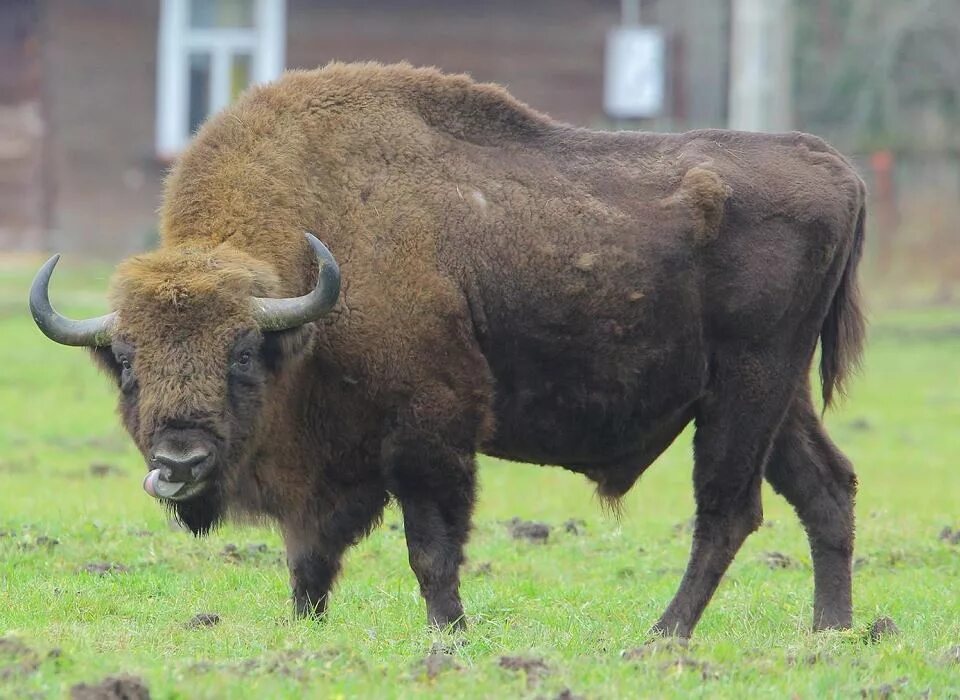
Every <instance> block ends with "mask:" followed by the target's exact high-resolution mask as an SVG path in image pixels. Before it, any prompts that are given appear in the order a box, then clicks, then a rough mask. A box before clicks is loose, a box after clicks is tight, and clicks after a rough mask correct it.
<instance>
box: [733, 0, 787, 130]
mask: <svg viewBox="0 0 960 700" xmlns="http://www.w3.org/2000/svg"><path fill="white" fill-rule="evenodd" d="M790 10H791V0H733V2H732V4H731V12H732V17H731V29H732V31H731V33H730V34H731V36H730V41H731V44H730V95H729V97H730V100H729V101H730V116H729V122H730V127H731V128H733V129H743V130H746V131H786V130H788V129H789V128H790V122H791V112H792V100H791V94H792V81H791V76H792V70H791V68H792V66H791V61H792V57H793V42H792V37H793V18H792V15H791V12H790Z"/></svg>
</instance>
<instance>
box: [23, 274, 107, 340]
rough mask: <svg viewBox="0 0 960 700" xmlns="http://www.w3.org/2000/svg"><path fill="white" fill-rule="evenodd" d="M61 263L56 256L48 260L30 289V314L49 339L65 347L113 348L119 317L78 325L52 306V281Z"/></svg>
mask: <svg viewBox="0 0 960 700" xmlns="http://www.w3.org/2000/svg"><path fill="white" fill-rule="evenodd" d="M58 260H60V256H59V255H54V256H53V257H52V258H50V259H49V260H47V262H45V263H44V264H43V267H41V268H40V271H39V272H38V273H37V276H36V277H34V278H33V284H32V285H31V286H30V313H32V314H33V320H34V321H35V322H36V324H37V326H38V327H39V328H40V330H41V331H43V334H44V335H45V336H47V337H48V338H49V339H50V340H52V341H54V342H56V343H60V344H61V345H73V346H77V347H82V346H87V347H102V346H104V345H109V344H110V340H111V333H112V331H113V324H114V321H115V320H116V316H117V314H116V313H112V314H107V315H106V316H98V317H97V318H85V319H83V320H82V321H75V320H73V319H71V318H67V317H66V316H61V315H60V314H58V313H57V312H56V310H55V309H54V308H53V305H51V304H50V293H49V290H50V277H51V276H52V275H53V268H55V267H56V266H57V261H58Z"/></svg>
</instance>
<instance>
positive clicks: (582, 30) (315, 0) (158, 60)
mask: <svg viewBox="0 0 960 700" xmlns="http://www.w3.org/2000/svg"><path fill="white" fill-rule="evenodd" d="M684 4H685V3H678V2H667V1H666V0H645V1H644V2H643V3H642V4H641V7H642V14H641V18H642V21H643V22H644V23H646V24H650V23H653V24H657V25H659V26H660V27H661V28H662V29H663V31H664V34H665V38H666V52H667V64H668V65H669V66H670V69H669V71H668V76H667V98H666V104H665V107H664V115H663V117H662V118H660V119H658V120H656V122H655V123H652V126H656V127H664V128H683V127H687V126H708V125H713V126H722V125H723V123H724V120H725V112H726V74H727V42H728V36H727V35H728V31H729V29H728V19H727V16H728V13H727V2H726V0H716V2H710V3H700V2H697V3H695V5H696V7H697V8H698V11H697V12H693V13H690V12H683V11H682V8H681V7H680V6H681V5H684ZM620 10H621V5H620V1H619V0H524V2H517V1H516V0H484V1H483V2H476V1H474V0H470V1H468V0H363V1H361V0H287V1H286V2H284V0H84V1H83V2H77V1H76V0H7V1H6V2H4V3H0V250H38V249H54V248H55V249H57V250H64V251H82V252H85V253H89V254H91V255H97V256H106V257H110V258H115V257H120V256H123V255H127V254H129V253H131V252H134V251H137V250H141V249H144V248H145V247H149V246H150V245H151V244H152V241H153V240H155V237H156V209H157V207H158V206H159V203H160V195H161V188H162V181H163V175H164V173H165V171H166V169H167V168H168V167H169V164H170V160H171V158H173V157H175V153H176V151H177V149H178V148H179V147H180V146H182V143H183V142H185V141H186V140H187V139H188V138H189V134H190V130H191V129H192V128H194V127H195V126H196V124H197V123H198V121H200V120H202V118H203V117H205V116H206V113H207V112H208V111H210V110H211V109H216V108H217V107H219V106H221V105H222V104H224V103H225V102H227V101H229V99H231V98H232V97H233V96H234V95H235V94H236V92H237V91H239V90H240V89H242V88H243V87H244V86H245V85H246V84H247V83H248V82H250V81H252V80H258V79H261V78H262V77H264V76H265V75H269V74H271V73H272V72H273V71H275V70H279V67H280V66H286V67H315V66H318V65H323V64H325V63H327V62H329V61H331V60H341V61H359V60H376V61H382V62H394V61H401V60H405V61H409V62H410V63H413V64H415V65H433V66H437V67H439V68H441V69H442V70H445V71H450V72H467V73H470V74H471V75H472V76H473V77H474V78H476V79H478V80H483V81H495V82H498V83H501V84H504V85H505V86H506V87H507V88H508V89H509V90H510V91H511V92H512V93H513V94H514V95H516V96H517V97H518V98H519V99H521V100H523V101H525V102H527V103H529V104H530V105H531V106H533V107H535V108H536V109H538V110H541V111H544V112H546V113H548V114H550V115H551V116H553V117H554V118H556V119H559V120H561V121H565V122H569V123H573V124H576V125H580V126H609V125H610V124H609V122H608V121H607V120H606V118H605V116H604V114H603V95H602V91H603V58H604V40H605V36H606V33H607V31H608V29H610V28H611V27H613V26H614V25H616V24H617V23H618V22H619V21H620ZM171 15H173V19H172V20H171ZM171 23H172V24H171ZM171 26H172V27H173V30H171ZM278 62H279V63H278ZM621 126H631V125H621Z"/></svg>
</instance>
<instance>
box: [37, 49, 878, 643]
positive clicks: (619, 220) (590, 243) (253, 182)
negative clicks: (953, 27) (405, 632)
mask: <svg viewBox="0 0 960 700" xmlns="http://www.w3.org/2000/svg"><path fill="white" fill-rule="evenodd" d="M865 215H866V209H865V188H864V184H863V182H862V181H861V180H860V178H859V177H858V176H857V174H856V172H855V170H854V169H853V167H852V166H851V164H850V162H849V161H848V160H847V159H846V158H844V157H843V156H842V155H841V154H839V153H838V152H837V151H836V150H834V149H833V148H831V147H830V146H829V145H828V144H826V143H824V142H823V141H822V140H820V139H818V138H816V137H814V136H810V135H808V134H801V133H790V134H749V133H743V132H733V131H723V130H704V131H695V132H689V133H686V134H659V133H658V134H651V133H642V132H618V133H605V132H597V131H590V130H586V129H575V128H572V127H570V126H568V125H564V124H559V123H557V122H555V121H553V120H551V119H549V118H548V117H546V116H544V115H542V114H540V113H538V112H535V111H534V110H532V109H530V108H529V107H527V106H526V105H524V104H522V103H519V102H518V101H516V100H515V99H514V98H513V97H511V96H510V95H509V94H508V93H507V92H506V91H504V90H503V89H502V88H499V87H497V86H492V85H480V84H477V83H475V82H473V81H472V80H470V79H469V78H467V77H465V76H448V75H443V74H441V73H439V72H437V71H435V70H430V69H414V68H411V67H410V66H408V65H398V66H380V65H376V64H362V65H343V64H331V65H329V66H327V67H326V68H323V69H321V70H316V71H291V72H289V73H287V74H286V75H285V76H284V77H283V78H282V79H281V80H279V81H278V82H276V83H274V84H272V85H265V86H260V87H257V88H254V89H252V90H251V91H250V92H248V93H247V94H246V95H245V96H244V97H242V98H241V99H239V100H237V101H236V102H235V103H234V104H233V105H232V106H230V107H229V108H228V109H227V110H225V112H224V113H222V114H220V115H218V116H216V117H214V118H212V119H211V120H210V121H209V122H208V123H207V124H206V125H205V126H204V127H203V128H202V129H201V130H200V132H199V133H198V134H197V136H196V138H195V139H194V140H193V142H192V143H191V144H190V146H189V147H188V148H187V149H186V151H185V152H184V153H183V154H182V156H181V157H180V159H179V160H178V161H177V164H176V166H175V167H174V169H173V171H172V172H171V175H170V176H169V178H168V179H167V181H166V190H165V194H164V205H163V209H162V214H161V222H160V229H161V233H162V240H163V243H162V245H161V246H160V248H159V249H158V250H155V251H153V252H151V253H148V254H145V255H142V256H136V257H133V258H131V259H128V260H127V261H125V262H124V263H123V264H122V265H121V266H120V267H119V269H118V271H117V274H116V275H115V277H114V282H113V291H112V302H113V306H114V313H112V314H109V315H107V316H104V317H101V318H98V319H87V320H84V321H72V320H69V319H64V318H63V317H61V316H59V315H58V314H56V312H54V310H53V308H52V307H51V306H50V304H49V300H48V299H47V294H46V290H47V283H48V282H49V279H50V274H51V273H52V270H53V265H55V263H56V260H55V259H51V261H48V263H47V264H46V265H45V266H44V267H43V268H41V271H40V273H38V276H37V281H36V283H35V285H34V287H33V288H32V290H31V309H32V310H33V313H34V318H35V319H36V321H37V324H38V326H39V327H40V328H41V330H43V332H44V333H46V334H47V335H48V337H50V338H51V339H53V340H55V341H56V342H60V343H63V344H68V345H90V346H98V347H100V350H101V351H100V352H98V353H97V356H98V358H99V359H100V361H101V364H103V365H104V366H105V367H106V368H107V369H108V371H110V372H112V373H113V376H114V378H115V379H116V380H117V384H118V387H120V389H121V391H122V392H123V393H124V396H126V397H127V398H126V399H122V400H121V403H122V411H121V414H122V416H123V421H124V424H125V426H126V428H127V430H128V431H129V432H130V434H131V435H132V436H133V438H134V440H136V442H137V444H138V447H139V448H140V450H141V452H142V453H143V454H144V456H145V457H146V458H147V460H150V459H151V455H152V458H153V459H154V460H156V461H162V462H164V466H165V467H166V468H167V469H168V470H170V472H169V473H170V474H172V473H174V471H176V473H178V474H181V475H183V480H184V481H187V480H189V479H191V478H192V480H193V483H194V484H195V485H196V484H202V483H205V482H206V481H207V479H208V478H209V486H208V487H207V489H206V490H204V491H202V492H200V493H199V494H198V495H197V496H196V497H195V498H193V499H190V500H183V501H179V502H176V503H174V504H172V505H171V506H170V507H171V510H172V512H173V513H174V515H175V517H176V518H177V520H179V521H180V522H181V523H183V524H184V525H185V526H186V527H188V528H189V529H190V530H191V531H192V532H193V533H194V534H195V535H198V536H200V535H204V534H206V533H208V532H209V531H210V530H211V529H212V528H214V527H216V526H217V524H218V523H219V522H220V521H221V520H222V519H223V517H224V514H225V513H230V514H234V513H237V514H242V515H253V516H255V517H258V516H267V517H272V518H273V519H275V520H276V521H277V522H278V523H279V526H280V528H281V529H282V532H283V537H284V543H285V546H286V550H287V561H288V565H289V569H290V577H291V589H292V592H293V597H294V606H295V607H294V609H295V611H296V614H298V615H319V614H321V613H322V612H323V611H324V610H325V608H326V605H327V602H328V593H329V591H330V588H331V586H332V585H333V583H334V579H335V577H336V575H337V572H338V570H339V567H340V560H341V558H342V555H343V553H344V551H345V550H346V549H347V548H348V547H349V546H351V545H352V544H354V543H355V542H357V541H358V540H359V539H360V538H362V537H363V536H365V535H366V534H367V533H368V532H369V531H370V529H371V528H373V527H375V525H376V524H377V523H378V522H379V521H380V517H381V514H382V512H383V508H384V506H385V504H386V503H387V502H388V500H389V499H390V498H394V499H396V501H397V502H398V504H399V506H400V508H401V509H402V512H403V522H404V530H405V533H404V534H405V536H406V541H407V549H408V554H409V563H410V566H411V568H412V569H413V571H414V573H415V574H416V577H417V580H418V582H419V584H420V590H421V593H422V595H423V597H424V599H425V601H426V604H427V615H428V619H429V620H430V621H431V622H432V623H434V624H437V625H447V624H456V625H461V626H462V624H463V608H462V605H461V598H460V593H459V569H460V566H461V564H462V562H463V561H464V546H465V544H466V541H467V536H468V533H469V531H470V520H471V514H472V512H473V506H474V501H475V498H476V477H475V455H476V454H477V453H478V452H482V453H484V454H488V455H492V456H495V457H501V458H505V459H509V460H512V461H516V462H527V463H532V464H550V465H558V466H561V467H565V468H567V469H569V470H571V471H574V472H577V473H580V474H583V475H585V476H586V477H587V478H589V479H590V480H591V481H593V482H594V483H595V484H596V487H597V491H598V493H599V494H600V495H601V497H602V498H603V499H604V500H605V501H606V502H608V503H613V504H615V503H616V502H617V499H619V498H621V497H622V496H623V495H624V494H625V493H627V491H628V490H629V489H630V488H632V486H633V484H634V483H635V482H636V481H637V480H638V479H639V477H640V476H641V474H642V473H643V472H644V470H645V469H647V467H649V466H650V464H652V463H653V461H654V460H655V459H656V458H657V457H658V456H659V455H660V454H661V453H662V452H663V451H664V450H665V449H666V448H667V447H668V446H669V445H670V444H671V443H672V442H673V441H674V439H675V438H676V437H677V436H678V435H679V434H680V433H681V431H682V430H683V429H684V428H685V427H686V426H687V425H688V424H689V423H691V422H693V423H694V425H695V426H696V432H695V438H694V450H693V451H694V468H693V485H694V496H695V502H696V523H695V527H694V532H693V546H692V549H691V553H690V558H689V561H688V565H687V569H686V572H685V574H684V576H683V578H682V580H681V582H680V586H679V589H678V591H677V594H676V595H675V597H674V599H673V601H672V602H671V603H670V604H669V606H668V607H667V608H666V611H665V612H664V614H663V615H662V616H661V618H660V619H659V620H658V621H657V623H656V624H655V625H654V627H653V631H654V632H656V633H664V634H677V635H682V636H687V635H689V634H690V633H691V632H692V631H693V629H694V627H695V625H696V624H697V621H698V620H699V619H700V616H701V615H702V613H703V612H704V610H705V608H706V606H707V603H708V602H709V600H710V598H711V596H712V595H713V593H714V591H715V589H716V587H717V586H718V584H719V583H720V581H721V579H722V578H723V576H724V574H725V572H726V570H727V567H728V566H729V565H730V563H731V561H732V560H733V558H734V556H735V555H736V554H737V551H738V549H739V548H740V546H741V544H742V543H743V541H744V540H745V539H746V538H747V536H748V535H749V534H750V533H751V532H752V531H753V530H755V529H756V528H757V527H758V525H759V524H760V522H762V504H761V485H762V482H763V480H764V479H766V480H767V481H768V482H769V483H770V484H771V485H772V486H773V487H774V489H775V490H776V491H777V492H778V493H780V494H782V495H783V496H784V498H786V499H787V501H788V502H789V503H790V504H791V505H792V506H793V507H794V509H795V510H796V512H797V515H798V516H799V518H800V520H801V522H802V523H803V525H804V528H805V530H806V532H807V536H808V540H809V544H810V549H811V554H812V559H813V568H814V606H813V616H814V627H815V628H816V629H822V628H826V627H849V626H850V625H851V622H852V599H851V563H852V555H853V542H854V511H853V504H854V496H855V493H856V477H855V475H854V472H853V468H852V466H851V465H850V463H849V461H848V460H847V459H846V458H845V457H844V456H843V454H842V453H841V452H840V450H839V449H838V448H837V447H836V445H834V444H833V442H832V441H831V440H830V438H829V436H828V435H827V433H826V431H825V429H824V426H823V423H822V421H821V417H820V415H819V413H818V410H817V407H816V406H815V402H814V401H813V398H812V387H811V386H810V383H809V374H810V368H811V364H812V362H813V357H814V354H815V350H816V347H817V344H818V342H819V343H820V345H821V377H822V397H823V399H824V403H825V404H829V403H830V400H831V398H832V397H833V396H834V394H837V393H842V392H843V390H844V388H845V382H846V380H847V379H848V378H849V375H850V373H851V372H852V370H854V369H855V368H856V366H857V364H858V361H859V358H860V354H861V350H862V346H863V341H864V322H863V314H862V312H861V310H860V306H859V296H858V287H857V265H858V262H859V259H860V255H861V251H862V249H863V240H864V222H865ZM304 229H308V230H312V231H316V232H317V234H318V236H319V237H320V238H322V239H323V240H324V242H325V243H328V244H329V245H330V248H331V250H332V251H333V252H334V253H335V254H336V255H337V256H338V258H339V259H340V261H341V262H342V263H343V265H344V273H343V275H344V277H343V289H342V290H341V289H340V285H339V273H338V272H337V267H336V263H335V262H334V260H333V258H332V257H331V254H330V252H329V251H327V250H326V248H324V247H323V246H322V245H321V244H320V243H319V241H317V240H316V239H312V238H310V239H305V238H304V235H303V231H304ZM318 264H319V267H318ZM311 289H313V291H312V292H310V291H308V290H311ZM341 292H342V293H341ZM338 293H340V297H339V300H338V298H337V294H338ZM335 303H336V305H335V306H334V304H335ZM134 397H136V398H134ZM191 425H193V426H196V425H204V426H206V428H207V429H208V431H209V433H210V435H214V436H216V438H217V440H219V441H220V442H223V443H224V444H222V445H221V444H219V443H218V444H217V445H216V446H215V447H216V449H215V450H212V451H208V452H204V451H203V450H202V449H200V448H201V447H202V445H198V444H197V443H198V442H202V437H201V438H197V437H196V434H194V437H193V438H191V437H190V432H189V426H191ZM194 433H196V431H194ZM164 436H166V437H164ZM164 440H166V441H167V446H166V447H165V448H163V449H160V450H157V444H155V443H158V442H159V443H162V442H163V441H164ZM191 441H192V442H191ZM227 443H229V444H227ZM160 447H163V445H162V444H161V445H160ZM155 450H157V451H155ZM164 450H166V451H164ZM214 454H216V455H220V456H221V457H222V462H221V463H216V464H214V461H213V457H212V455H214ZM204 455H206V457H209V459H207V458H206V457H204ZM157 474H158V476H157V478H158V479H159V478H160V474H161V472H159V471H158V472H157ZM164 479H165V480H167V481H168V483H170V481H171V480H170V479H169V478H167V477H164ZM173 482H174V483H179V477H178V479H175V480H173Z"/></svg>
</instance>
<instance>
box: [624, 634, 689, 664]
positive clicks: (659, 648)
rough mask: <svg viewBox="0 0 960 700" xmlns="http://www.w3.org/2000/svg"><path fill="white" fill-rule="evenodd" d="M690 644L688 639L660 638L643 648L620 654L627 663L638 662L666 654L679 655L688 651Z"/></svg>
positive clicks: (635, 648) (628, 650)
mask: <svg viewBox="0 0 960 700" xmlns="http://www.w3.org/2000/svg"><path fill="white" fill-rule="evenodd" d="M689 644H690V643H689V642H688V641H687V640H686V639H677V638H675V637H658V638H656V639H652V640H650V641H649V642H647V643H646V644H644V645H643V646H639V647H634V648H633V649H627V650H626V651H624V652H623V653H621V654H620V657H621V658H622V659H624V660H625V661H637V660H640V659H649V658H652V657H654V656H658V655H664V654H677V653H682V652H684V651H686V650H687V647H688V646H689Z"/></svg>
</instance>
